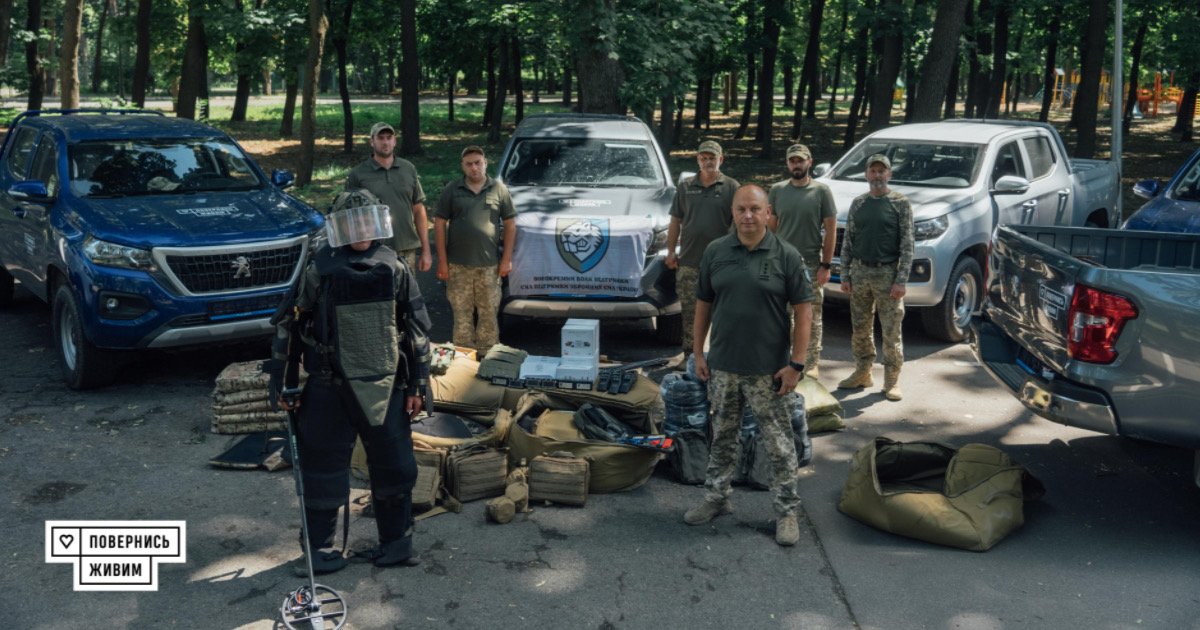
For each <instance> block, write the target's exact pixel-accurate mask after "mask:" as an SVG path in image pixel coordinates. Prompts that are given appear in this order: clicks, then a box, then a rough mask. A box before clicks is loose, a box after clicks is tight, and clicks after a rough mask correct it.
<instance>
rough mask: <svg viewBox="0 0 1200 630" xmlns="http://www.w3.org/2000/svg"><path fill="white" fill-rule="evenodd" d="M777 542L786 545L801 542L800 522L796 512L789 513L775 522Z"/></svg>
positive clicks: (789, 545)
mask: <svg viewBox="0 0 1200 630" xmlns="http://www.w3.org/2000/svg"><path fill="white" fill-rule="evenodd" d="M775 542H777V543H779V544H781V545H783V546H784V547H791V546H792V545H794V544H796V543H798V542H800V524H799V523H798V522H797V520H796V515H795V514H789V515H787V516H785V517H783V518H781V519H779V521H778V522H777V523H775Z"/></svg>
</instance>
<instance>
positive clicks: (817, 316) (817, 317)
mask: <svg viewBox="0 0 1200 630" xmlns="http://www.w3.org/2000/svg"><path fill="white" fill-rule="evenodd" d="M804 266H805V267H807V268H808V277H809V278H812V279H813V283H812V288H813V301H812V329H811V330H810V331H809V333H808V349H807V350H806V351H805V353H804V365H806V366H808V367H816V366H818V365H820V364H821V335H823V334H824V332H825V324H824V323H822V320H821V313H822V312H824V311H825V287H824V286H822V285H818V284H817V282H816V280H817V272H818V271H820V270H821V260H820V259H819V258H817V259H813V260H811V261H810V260H808V259H807V258H805V259H804ZM795 320H796V314H795V313H792V322H793V324H794V323H795Z"/></svg>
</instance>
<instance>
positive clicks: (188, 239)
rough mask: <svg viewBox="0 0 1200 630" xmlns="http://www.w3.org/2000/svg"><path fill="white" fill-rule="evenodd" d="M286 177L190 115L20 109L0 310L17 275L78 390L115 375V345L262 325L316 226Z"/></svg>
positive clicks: (7, 173)
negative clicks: (44, 314)
mask: <svg viewBox="0 0 1200 630" xmlns="http://www.w3.org/2000/svg"><path fill="white" fill-rule="evenodd" d="M293 179H294V178H293V177H292V175H291V173H288V172H287V171H275V172H274V173H273V174H272V176H271V177H270V178H268V177H267V176H266V175H265V174H264V173H263V172H262V171H261V170H260V169H259V167H258V166H257V165H256V164H255V163H254V161H253V160H251V159H250V157H249V156H247V155H246V153H245V152H244V151H243V150H242V148H241V147H240V146H239V145H238V144H237V142H235V141H234V140H233V139H232V138H230V137H229V136H228V135H227V134H225V133H224V132H222V131H220V130H218V129H215V128H213V127H210V126H208V125H205V124H202V123H198V122H194V121H191V120H185V119H179V118H169V117H165V116H162V115H161V114H158V113H156V112H144V111H132V110H42V111H31V112H26V113H24V114H21V115H19V116H17V118H16V119H15V120H14V121H13V123H12V125H11V126H10V127H9V130H8V134H7V135H6V136H5V138H4V142H3V145H0V263H2V264H0V307H3V306H5V305H6V304H8V303H9V302H11V301H12V298H13V289H14V282H15V281H19V282H20V283H21V286H22V287H24V288H25V289H26V290H28V291H29V292H31V293H33V294H34V295H36V296H37V297H39V298H41V299H43V300H45V301H46V302H48V303H49V304H50V307H51V314H52V319H51V324H52V325H51V330H52V340H53V345H54V347H55V350H56V351H57V353H58V356H59V359H60V361H61V363H62V370H63V377H64V379H65V380H66V383H67V385H68V386H70V387H71V388H73V389H83V388H88V387H97V386H101V385H105V384H107V383H108V382H111V380H112V379H113V377H114V376H115V375H116V370H115V369H114V365H116V364H117V362H116V361H114V359H118V358H120V352H119V351H127V350H137V349H143V348H179V347H185V346H197V345H205V344H212V343H220V342H226V341H232V340H237V339H246V338H252V337H255V336H260V335H266V334H269V333H270V326H269V325H268V323H267V319H268V317H269V315H270V313H272V312H273V311H274V309H275V307H276V305H277V304H278V302H279V300H280V298H281V297H282V295H283V293H284V292H285V291H286V289H287V287H288V285H289V284H290V283H291V282H292V280H293V279H294V278H295V276H296V274H297V273H299V271H300V268H301V265H302V263H303V261H304V260H305V258H306V256H307V253H308V250H309V248H310V246H311V240H312V239H313V238H316V237H317V236H318V234H320V231H321V228H322V225H323V220H322V218H321V215H320V213H318V212H317V211H316V210H315V209H314V208H312V207H311V206H308V205H306V204H304V203H303V202H301V201H299V200H297V199H296V198H294V197H292V196H290V195H288V194H286V193H284V192H283V190H284V189H286V188H288V187H289V186H291V184H292V181H293Z"/></svg>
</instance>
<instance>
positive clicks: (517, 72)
mask: <svg viewBox="0 0 1200 630" xmlns="http://www.w3.org/2000/svg"><path fill="white" fill-rule="evenodd" d="M512 78H513V96H514V97H515V100H516V106H517V115H516V119H515V122H516V124H518V125H519V124H521V119H523V118H525V82H524V81H522V80H521V40H520V39H519V38H518V37H517V36H516V35H513V38H512Z"/></svg>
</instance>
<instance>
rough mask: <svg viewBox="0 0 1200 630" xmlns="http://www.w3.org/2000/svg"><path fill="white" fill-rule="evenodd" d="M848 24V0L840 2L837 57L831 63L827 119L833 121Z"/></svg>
mask: <svg viewBox="0 0 1200 630" xmlns="http://www.w3.org/2000/svg"><path fill="white" fill-rule="evenodd" d="M849 26H850V1H849V0H846V2H843V3H842V30H840V31H838V50H837V58H836V60H835V61H834V63H833V89H832V90H830V92H829V121H830V122H833V110H834V104H835V103H836V101H837V93H838V89H839V88H841V86H842V53H843V52H845V49H846V35H845V33H846V29H847V28H848V27H849Z"/></svg>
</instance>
